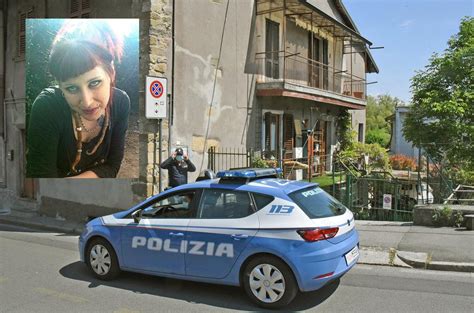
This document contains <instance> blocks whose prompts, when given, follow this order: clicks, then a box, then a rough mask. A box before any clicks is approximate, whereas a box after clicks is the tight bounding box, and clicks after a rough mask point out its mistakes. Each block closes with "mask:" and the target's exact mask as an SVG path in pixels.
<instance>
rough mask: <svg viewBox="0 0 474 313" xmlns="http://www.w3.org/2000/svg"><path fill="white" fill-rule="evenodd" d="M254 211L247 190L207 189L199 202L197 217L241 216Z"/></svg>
mask: <svg viewBox="0 0 474 313" xmlns="http://www.w3.org/2000/svg"><path fill="white" fill-rule="evenodd" d="M252 213H254V210H253V207H252V205H251V202H250V197H249V194H248V192H244V191H235V190H218V189H207V190H205V191H204V192H203V194H202V198H201V203H200V204H199V210H198V217H199V218H242V217H246V216H248V215H250V214H252Z"/></svg>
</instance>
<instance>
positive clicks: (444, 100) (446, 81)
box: [403, 17, 474, 171]
mask: <svg viewBox="0 0 474 313" xmlns="http://www.w3.org/2000/svg"><path fill="white" fill-rule="evenodd" d="M411 88H412V94H413V98H412V102H413V105H412V106H411V108H410V111H409V113H408V116H407V119H406V120H405V125H404V128H403V133H404V136H405V138H406V139H407V140H409V141H412V142H413V143H414V144H415V145H416V146H418V147H422V148H423V149H424V150H425V151H426V152H427V153H428V154H429V156H430V157H431V158H433V159H434V160H436V161H441V160H443V158H446V160H447V161H448V163H450V164H451V165H456V166H457V167H459V168H462V169H464V170H468V171H473V170H474V18H472V17H466V18H464V19H463V20H462V21H461V25H460V29H459V33H458V34H456V35H454V36H453V37H451V39H450V40H449V41H448V48H447V49H446V50H445V51H444V53H443V54H442V55H438V54H433V56H432V57H431V58H430V63H429V64H428V65H427V66H426V67H425V69H424V70H422V71H418V72H417V73H416V75H415V76H414V77H413V78H412V84H411Z"/></svg>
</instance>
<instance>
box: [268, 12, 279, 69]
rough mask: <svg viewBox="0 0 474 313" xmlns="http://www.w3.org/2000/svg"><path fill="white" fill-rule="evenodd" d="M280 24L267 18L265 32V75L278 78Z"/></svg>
mask: <svg viewBox="0 0 474 313" xmlns="http://www.w3.org/2000/svg"><path fill="white" fill-rule="evenodd" d="M279 50H280V24H278V23H276V22H274V21H271V20H269V19H267V21H266V32H265V52H266V54H265V76H267V77H272V78H279Z"/></svg>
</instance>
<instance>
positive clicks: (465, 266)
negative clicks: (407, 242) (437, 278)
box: [397, 251, 474, 273]
mask: <svg viewBox="0 0 474 313" xmlns="http://www.w3.org/2000/svg"><path fill="white" fill-rule="evenodd" d="M397 256H398V257H399V258H400V259H401V260H402V261H403V262H405V263H406V264H408V265H410V266H412V267H414V268H422V269H428V270H436V271H452V272H467V273H472V272H474V263H461V262H444V261H432V260H431V256H430V255H429V254H428V253H424V252H410V251H397Z"/></svg>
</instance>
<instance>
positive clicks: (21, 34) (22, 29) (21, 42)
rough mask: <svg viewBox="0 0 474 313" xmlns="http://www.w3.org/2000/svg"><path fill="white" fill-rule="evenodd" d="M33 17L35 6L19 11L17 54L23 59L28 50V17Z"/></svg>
mask: <svg viewBox="0 0 474 313" xmlns="http://www.w3.org/2000/svg"><path fill="white" fill-rule="evenodd" d="M32 17H33V8H30V9H28V10H26V11H22V12H19V13H18V37H17V49H16V55H17V57H18V58H20V59H23V58H24V57H25V51H26V19H27V18H32Z"/></svg>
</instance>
